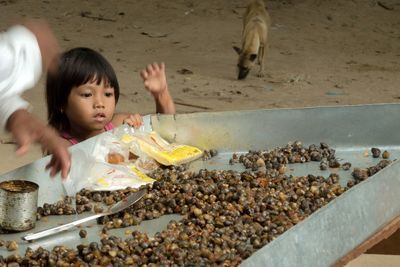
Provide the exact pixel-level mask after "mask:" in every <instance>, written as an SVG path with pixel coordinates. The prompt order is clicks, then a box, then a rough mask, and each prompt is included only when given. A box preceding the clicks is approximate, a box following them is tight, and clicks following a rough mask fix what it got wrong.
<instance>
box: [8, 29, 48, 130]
mask: <svg viewBox="0 0 400 267" xmlns="http://www.w3.org/2000/svg"><path fill="white" fill-rule="evenodd" d="M41 73H42V57H41V54H40V48H39V45H38V42H37V40H36V37H35V35H34V34H33V33H32V32H30V31H29V30H28V29H27V28H25V27H23V26H13V27H11V28H10V29H9V30H8V31H7V32H2V33H0V129H4V128H5V126H6V123H7V120H8V118H9V117H10V115H11V114H12V113H14V112H15V111H17V110H18V109H27V108H28V107H29V104H28V102H26V101H25V100H23V99H22V98H21V94H22V93H23V92H24V91H25V90H28V89H30V88H32V87H34V86H35V84H36V83H37V82H38V80H39V78H40V76H41Z"/></svg>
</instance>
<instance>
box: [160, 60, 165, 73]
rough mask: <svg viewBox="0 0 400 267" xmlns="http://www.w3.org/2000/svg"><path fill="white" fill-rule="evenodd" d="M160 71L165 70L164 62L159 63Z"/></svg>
mask: <svg viewBox="0 0 400 267" xmlns="http://www.w3.org/2000/svg"><path fill="white" fill-rule="evenodd" d="M160 70H161V71H164V70H165V64H164V62H161V63H160Z"/></svg>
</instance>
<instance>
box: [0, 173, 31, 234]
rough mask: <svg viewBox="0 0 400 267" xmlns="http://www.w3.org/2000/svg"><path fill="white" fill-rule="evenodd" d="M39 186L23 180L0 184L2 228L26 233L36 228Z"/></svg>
mask: <svg viewBox="0 0 400 267" xmlns="http://www.w3.org/2000/svg"><path fill="white" fill-rule="evenodd" d="M38 189H39V186H38V185H37V184H36V183H33V182H30V181H23V180H12V181H5V182H1V183H0V227H1V228H2V229H5V230H10V231H26V230H29V229H32V228H34V227H35V223H36V212H37V203H38V191H39V190H38Z"/></svg>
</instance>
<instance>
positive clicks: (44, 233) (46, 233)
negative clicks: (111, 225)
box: [22, 189, 146, 241]
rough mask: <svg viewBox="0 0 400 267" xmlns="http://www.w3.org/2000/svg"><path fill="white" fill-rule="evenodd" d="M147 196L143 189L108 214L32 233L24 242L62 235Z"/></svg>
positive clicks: (111, 209) (110, 209)
mask: <svg viewBox="0 0 400 267" xmlns="http://www.w3.org/2000/svg"><path fill="white" fill-rule="evenodd" d="M145 194H146V190H145V189H142V190H140V191H138V192H134V193H132V194H130V195H129V196H128V197H126V198H124V199H122V200H121V201H119V202H118V203H116V204H114V205H113V206H111V207H110V208H109V209H108V210H107V211H106V212H102V213H98V214H95V215H92V216H89V217H86V218H83V219H79V220H76V221H73V222H70V223H67V224H63V225H60V226H57V227H53V228H50V229H47V230H43V231H40V232H37V233H30V234H27V235H26V236H23V237H22V240H25V241H32V240H36V239H39V238H43V237H46V236H50V235H54V234H57V233H60V232H62V231H65V230H68V229H71V228H73V227H74V226H77V225H80V224H82V223H85V222H88V221H91V220H94V219H97V218H99V217H102V216H106V215H111V214H114V213H117V212H120V211H122V210H124V209H126V208H128V207H130V206H131V205H133V204H134V203H136V202H137V201H139V200H140V199H141V198H142V197H143V196H144V195H145Z"/></svg>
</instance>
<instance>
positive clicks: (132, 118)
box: [123, 113, 143, 128]
mask: <svg viewBox="0 0 400 267" xmlns="http://www.w3.org/2000/svg"><path fill="white" fill-rule="evenodd" d="M123 123H124V124H128V125H129V126H132V127H135V128H139V127H140V126H142V125H143V119H142V116H141V115H140V114H137V113H135V114H129V115H128V116H127V117H126V118H125V119H124V120H123Z"/></svg>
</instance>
